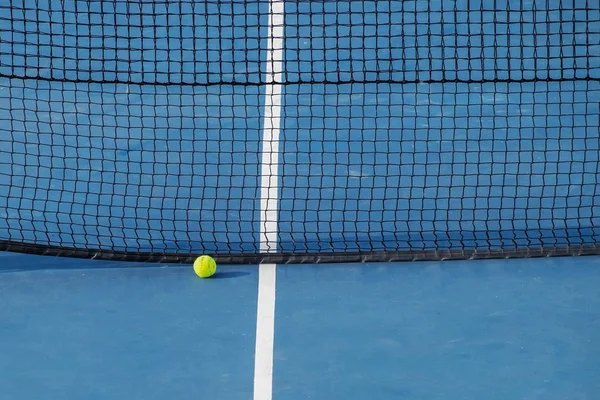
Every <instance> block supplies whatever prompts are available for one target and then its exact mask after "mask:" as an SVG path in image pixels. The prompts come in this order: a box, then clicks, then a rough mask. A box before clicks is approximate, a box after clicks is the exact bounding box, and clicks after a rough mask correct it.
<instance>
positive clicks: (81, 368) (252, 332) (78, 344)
mask: <svg viewBox="0 0 600 400" xmlns="http://www.w3.org/2000/svg"><path fill="white" fill-rule="evenodd" d="M0 265H1V267H0V354H1V356H0V370H1V371H2V374H0V390H1V391H2V394H3V397H4V398H7V399H13V400H20V399H35V398H52V399H55V400H62V399H65V400H66V399H68V400H71V399H82V398H85V399H117V398H119V399H168V398H172V399H221V400H233V399H251V398H252V395H253V376H254V355H255V351H254V349H255V342H256V340H261V338H256V324H257V322H256V316H257V311H256V310H257V288H258V267H257V266H226V265H222V266H220V269H219V271H218V274H217V275H216V276H215V277H214V278H213V279H207V280H201V279H199V278H197V277H196V276H195V275H194V274H193V271H192V269H191V267H189V266H181V265H155V264H136V263H120V262H107V261H90V260H79V259H62V258H49V257H42V256H31V255H21V254H12V253H0ZM599 287H600V257H595V256H590V257H576V258H545V259H515V260H494V261H448V262H419V263H404V264H393V263H384V264H345V265H344V264H339V265H327V266H323V265H321V266H315V265H285V266H278V267H277V287H276V308H275V310H276V312H275V321H274V327H275V330H274V332H275V333H274V335H275V341H274V348H273V352H272V353H273V354H272V356H273V362H274V367H273V368H274V371H273V380H272V387H273V395H272V398H273V399H274V400H293V399H323V400H325V399H327V400H330V399H340V400H341V399H368V398H374V399H410V400H421V399H427V400H438V399H439V400H442V399H443V400H445V399H473V400H505V399H523V400H525V399H527V400H529V399H573V400H594V399H597V398H598V397H599V396H600V380H598V376H600V363H598V360H599V359H600V291H599V290H598V288H599Z"/></svg>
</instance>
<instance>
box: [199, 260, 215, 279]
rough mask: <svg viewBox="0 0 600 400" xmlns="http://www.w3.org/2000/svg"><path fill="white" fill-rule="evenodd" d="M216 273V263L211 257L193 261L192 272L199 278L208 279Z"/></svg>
mask: <svg viewBox="0 0 600 400" xmlns="http://www.w3.org/2000/svg"><path fill="white" fill-rule="evenodd" d="M216 271H217V263H216V262H215V260H214V259H213V258H212V257H211V256H200V257H198V258H196V261H194V272H195V273H196V275H198V276H199V277H200V278H210V277H211V276H213V275H214V274H215V272H216Z"/></svg>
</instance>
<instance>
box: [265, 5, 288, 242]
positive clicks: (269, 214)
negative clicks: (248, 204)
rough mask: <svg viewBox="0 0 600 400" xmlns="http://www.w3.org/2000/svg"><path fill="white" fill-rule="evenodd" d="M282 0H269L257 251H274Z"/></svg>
mask: <svg viewBox="0 0 600 400" xmlns="http://www.w3.org/2000/svg"><path fill="white" fill-rule="evenodd" d="M283 13H284V2H283V1H279V0H271V2H270V10H269V27H268V31H269V37H268V52H267V76H266V78H267V80H266V82H267V85H266V93H265V114H264V121H263V140H262V164H261V189H260V251H261V252H275V251H277V220H278V215H277V210H278V203H279V133H280V130H281V84H280V82H281V78H282V75H283V74H282V67H283V24H284V18H283Z"/></svg>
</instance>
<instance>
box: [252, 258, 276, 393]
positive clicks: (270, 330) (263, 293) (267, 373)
mask: <svg viewBox="0 0 600 400" xmlns="http://www.w3.org/2000/svg"><path fill="white" fill-rule="evenodd" d="M276 280H277V279H276V274H275V264H262V265H260V266H259V267H258V301H257V307H256V308H257V310H256V349H255V351H254V400H271V399H272V398H273V342H274V338H275V282H276Z"/></svg>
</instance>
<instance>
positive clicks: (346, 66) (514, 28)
mask: <svg viewBox="0 0 600 400" xmlns="http://www.w3.org/2000/svg"><path fill="white" fill-rule="evenodd" d="M0 154H1V157H0V249H4V250H14V251H27V252H33V253H41V254H58V255H65V256H81V257H96V258H111V259H126V260H148V261H156V260H162V261H174V262H177V261H181V262H187V261H190V260H191V259H192V258H194V257H195V256H197V255H198V254H203V253H206V254H212V255H214V256H215V257H216V258H217V259H218V261H221V262H249V263H256V262H291V263H295V262H327V261H359V260H362V261H365V260H374V261H383V260H414V259H447V258H477V257H512V256H548V255H566V254H598V253H600V9H599V8H598V4H597V1H596V2H593V1H589V0H560V1H549V0H545V1H533V0H525V1H523V0H519V1H516V0H510V1H508V2H497V1H494V0H479V1H478V0H469V1H455V0H434V1H425V0H418V1H386V0H379V1H294V2H292V1H290V2H281V1H278V0H272V1H241V0H240V1H212V0H206V1H192V0H178V1H166V0H165V1H163V0H153V1H144V2H131V1H125V0H112V1H87V0H86V1H82V0H76V1H72V2H57V1H51V0H35V1H24V0H11V1H10V2H8V3H3V4H0Z"/></svg>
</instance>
